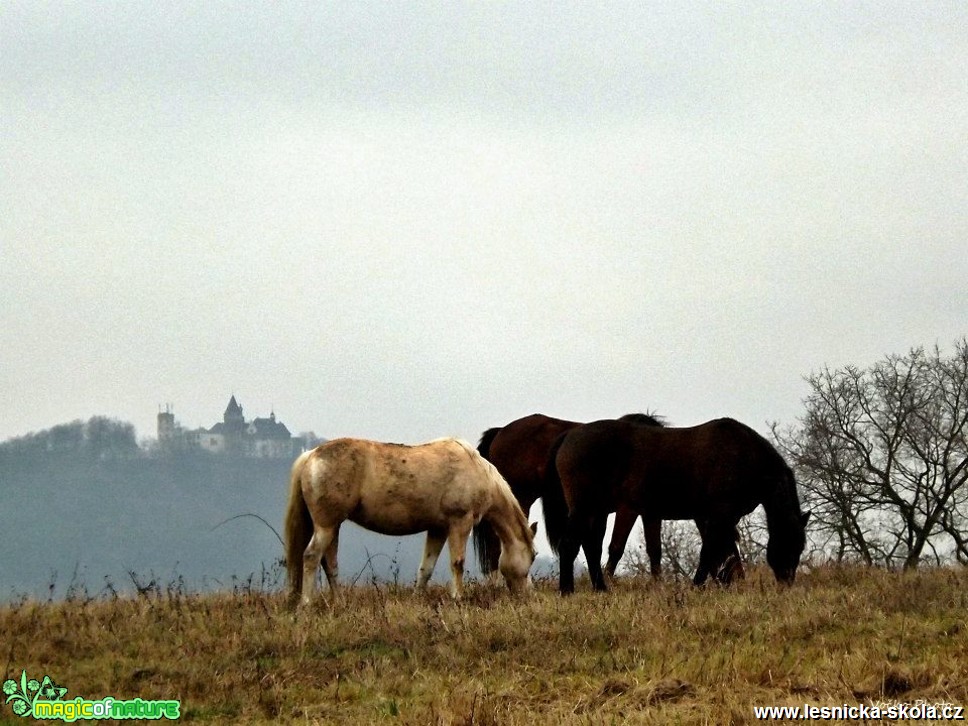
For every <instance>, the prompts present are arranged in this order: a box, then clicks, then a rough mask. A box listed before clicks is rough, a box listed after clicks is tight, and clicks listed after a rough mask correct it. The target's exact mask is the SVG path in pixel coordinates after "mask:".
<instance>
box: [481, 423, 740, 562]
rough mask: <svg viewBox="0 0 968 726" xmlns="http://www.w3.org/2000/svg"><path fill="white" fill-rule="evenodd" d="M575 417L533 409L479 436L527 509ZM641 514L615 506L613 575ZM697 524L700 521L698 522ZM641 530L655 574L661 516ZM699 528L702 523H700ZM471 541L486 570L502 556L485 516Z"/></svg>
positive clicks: (553, 541)
mask: <svg viewBox="0 0 968 726" xmlns="http://www.w3.org/2000/svg"><path fill="white" fill-rule="evenodd" d="M620 420H622V421H629V422H632V423H635V424H638V425H643V426H662V425H663V423H662V420H661V419H660V418H657V417H655V416H651V415H649V414H641V413H631V414H627V415H625V416H623V417H622V418H621V419H620ZM581 425H582V424H580V423H578V422H577V421H567V420H564V419H560V418H552V417H550V416H544V415H542V414H540V413H535V414H532V415H530V416H525V417H524V418H519V419H517V420H515V421H512V422H511V423H509V424H507V425H506V426H503V427H497V428H492V429H488V430H487V431H485V432H484V434H483V435H482V436H481V441H480V444H478V447H477V450H478V451H479V452H480V454H481V455H482V456H483V457H484V458H485V459H487V460H488V461H490V462H491V463H492V464H494V466H495V467H497V470H498V471H499V472H501V475H502V476H503V477H504V478H505V479H506V480H507V482H508V484H509V485H510V486H511V491H512V492H514V496H515V497H516V498H517V500H518V504H520V505H521V509H522V510H524V511H525V512H528V511H529V510H530V509H531V506H532V505H533V504H534V503H535V502H536V501H537V500H538V499H540V498H541V495H542V491H543V490H544V487H545V486H546V474H545V472H546V469H547V466H548V456H549V453H550V452H551V447H552V445H553V444H554V442H555V440H556V439H557V438H558V437H559V436H561V435H562V434H563V433H565V432H566V431H570V430H571V429H573V428H575V427H577V426H581ZM638 516H639V515H638V514H637V513H636V512H635V511H634V510H632V509H629V508H628V507H624V506H619V507H618V509H617V511H616V512H615V524H614V526H613V528H612V539H611V542H610V544H609V546H608V563H607V564H606V566H605V569H606V571H607V572H608V574H609V575H610V576H611V575H614V574H615V569H616V567H617V566H618V563H619V561H620V560H621V559H622V555H624V554H625V546H626V544H627V542H628V538H629V534H630V533H631V531H632V527H633V525H634V524H635V520H636V518H637V517H638ZM697 524H698V523H697ZM642 526H643V529H644V533H645V547H646V552H647V553H648V556H649V564H650V570H651V572H652V575H653V577H658V576H659V575H660V573H661V559H662V541H661V538H660V535H661V527H662V520H661V519H657V518H648V517H643V518H642ZM699 529H700V533H701V532H702V529H703V528H702V526H701V525H699ZM549 542H550V544H551V548H552V550H553V551H554V552H555V554H557V553H558V540H557V539H556V538H553V537H550V536H549ZM474 547H475V550H476V551H477V558H478V563H479V564H480V567H481V571H482V572H483V573H485V574H490V573H493V572H495V571H496V570H497V560H498V557H499V556H500V543H499V542H498V539H497V537H496V535H495V534H494V532H493V531H492V530H491V528H490V527H489V526H488V525H487V523H486V522H483V523H481V524H480V525H478V526H477V527H475V528H474ZM733 551H734V552H735V554H736V558H735V561H734V566H735V568H736V572H737V573H738V575H739V576H742V565H741V564H740V562H739V553H738V551H736V548H735V546H734V547H733Z"/></svg>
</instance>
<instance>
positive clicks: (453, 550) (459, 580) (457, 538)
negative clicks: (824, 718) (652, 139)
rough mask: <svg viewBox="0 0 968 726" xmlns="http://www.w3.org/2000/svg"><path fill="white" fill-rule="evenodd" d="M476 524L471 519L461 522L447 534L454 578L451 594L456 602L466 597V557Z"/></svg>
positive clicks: (456, 523)
mask: <svg viewBox="0 0 968 726" xmlns="http://www.w3.org/2000/svg"><path fill="white" fill-rule="evenodd" d="M473 526H474V522H473V520H472V519H471V518H467V519H465V520H460V521H458V522H455V523H453V524H452V525H451V527H450V531H449V532H448V533H447V549H448V550H449V551H450V574H451V576H452V578H453V579H452V580H451V587H450V594H451V595H453V597H454V599H455V600H460V599H461V597H462V596H463V595H464V555H465V553H466V552H467V538H468V537H470V535H471V529H472V528H473Z"/></svg>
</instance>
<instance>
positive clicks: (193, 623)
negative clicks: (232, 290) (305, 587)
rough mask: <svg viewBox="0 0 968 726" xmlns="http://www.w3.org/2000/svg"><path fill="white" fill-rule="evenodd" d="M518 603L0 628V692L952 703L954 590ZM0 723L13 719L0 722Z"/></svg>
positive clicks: (20, 623) (328, 699)
mask: <svg viewBox="0 0 968 726" xmlns="http://www.w3.org/2000/svg"><path fill="white" fill-rule="evenodd" d="M553 585H554V584H553V583H551V582H543V583H538V584H537V587H536V589H535V591H534V592H533V593H532V594H531V595H530V596H529V597H526V598H522V599H513V598H511V596H510V595H509V594H508V593H507V591H506V590H504V589H496V588H495V589H492V588H488V587H486V586H485V585H482V584H476V585H472V586H471V587H470V589H469V593H468V596H467V597H466V599H465V600H464V601H463V602H461V603H454V602H452V601H450V599H449V598H448V597H447V595H446V592H445V590H444V589H443V588H442V587H441V588H437V589H432V590H431V591H429V592H428V593H426V594H415V593H413V592H412V591H410V590H409V589H406V588H402V587H401V588H398V587H395V586H388V587H383V586H377V585H366V586H362V587H357V588H352V589H348V590H344V594H343V598H342V600H341V601H340V602H338V603H337V604H336V605H332V606H331V605H327V604H326V603H325V602H324V601H320V602H319V603H318V604H317V606H316V607H314V608H313V609H311V611H308V612H299V613H296V614H293V613H290V612H288V611H287V610H286V609H285V602H284V596H283V595H282V594H280V593H262V592H257V591H249V592H239V593H237V594H234V595H204V596H203V595H192V594H186V593H183V592H180V591H178V590H170V591H168V592H164V591H159V590H152V591H148V592H145V593H144V594H143V595H142V596H140V597H132V598H128V599H124V598H120V599H116V600H103V599H99V600H88V601H74V602H65V603H54V604H38V603H34V602H29V601H28V602H21V603H17V604H14V605H10V606H5V607H3V608H2V609H0V643H3V647H4V651H5V652H4V653H3V657H4V661H5V673H4V676H3V677H4V679H6V678H16V679H19V677H20V672H21V669H26V670H27V672H28V675H29V677H35V678H41V677H42V675H45V674H46V675H49V676H50V677H51V678H52V679H53V680H54V681H55V682H56V683H57V684H59V685H62V686H66V687H67V688H68V689H69V692H68V694H67V696H66V697H67V698H68V699H70V698H75V697H77V696H83V697H85V698H89V699H96V698H101V697H104V696H107V695H111V696H114V697H115V698H127V699H131V698H135V697H141V698H144V699H180V700H181V703H182V719H183V720H190V721H204V722H212V723H228V722H236V721H245V722H269V721H275V720H284V721H297V722H299V723H340V724H364V723H373V722H381V723H382V722H387V723H401V724H428V723H429V724H433V723H440V724H528V725H529V726H530V725H531V724H535V723H566V724H572V723H575V724H581V723H596V724H597V723H655V724H660V723H661V724H668V723H716V724H728V723H753V722H754V718H753V708H752V707H753V706H754V705H783V704H791V705H802V704H804V703H810V704H816V705H820V706H834V705H841V704H844V703H847V704H850V705H854V704H856V703H860V702H871V701H877V700H882V701H892V702H893V701H902V702H914V701H917V700H918V699H925V700H927V701H929V702H932V703H934V702H941V701H946V702H949V703H954V704H958V705H965V704H968V627H966V625H968V624H966V617H968V610H966V606H968V571H966V570H963V569H945V570H931V571H924V572H918V573H903V574H897V573H887V572H883V571H873V570H865V569H835V568H827V567H823V568H818V569H815V570H813V571H812V572H808V573H805V574H803V575H801V577H800V578H799V579H798V581H797V584H796V585H795V586H794V587H792V588H790V589H781V588H778V587H777V586H776V585H775V584H774V583H773V582H772V576H771V575H770V574H769V572H768V571H763V570H759V569H754V570H753V571H752V572H751V573H750V577H749V578H748V579H747V580H746V581H745V582H742V583H739V585H738V586H734V587H732V588H730V589H721V588H718V587H712V588H708V589H703V590H698V589H694V588H693V587H692V586H690V585H688V584H685V583H663V584H659V585H657V584H653V583H651V582H649V581H647V580H640V579H625V580H622V581H620V582H619V583H618V584H617V585H616V587H615V588H614V589H613V591H611V592H609V593H607V594H605V595H602V594H596V593H593V592H590V591H589V590H588V589H587V582H584V583H582V582H580V583H579V592H578V593H577V594H576V595H575V596H573V597H571V598H568V599H562V598H560V597H559V596H558V595H557V593H556V592H555V590H554V586H553ZM0 717H3V718H5V719H11V718H13V716H12V714H11V711H10V708H9V706H0Z"/></svg>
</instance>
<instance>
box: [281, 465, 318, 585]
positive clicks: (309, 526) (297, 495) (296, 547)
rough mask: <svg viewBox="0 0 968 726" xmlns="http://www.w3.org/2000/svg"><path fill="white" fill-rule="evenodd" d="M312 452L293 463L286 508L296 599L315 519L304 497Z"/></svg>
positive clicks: (289, 568) (290, 571)
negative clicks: (304, 475) (304, 478)
mask: <svg viewBox="0 0 968 726" xmlns="http://www.w3.org/2000/svg"><path fill="white" fill-rule="evenodd" d="M310 453H312V452H309V451H307V452H304V453H302V454H300V455H299V458H297V459H296V461H295V462H294V463H293V465H292V473H291V474H290V477H289V506H288V507H287V508H286V522H285V537H286V571H287V572H288V575H289V592H290V598H291V599H292V600H295V599H296V598H298V597H299V594H300V593H301V592H302V586H303V581H302V579H303V558H302V555H303V552H304V551H305V550H306V546H307V545H308V544H309V540H310V538H311V537H312V532H313V520H312V517H310V516H309V508H308V507H307V506H306V500H305V499H304V498H303V493H302V481H301V474H302V471H303V468H304V466H305V464H306V460H307V459H308V458H309V455H310Z"/></svg>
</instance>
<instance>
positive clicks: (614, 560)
mask: <svg viewBox="0 0 968 726" xmlns="http://www.w3.org/2000/svg"><path fill="white" fill-rule="evenodd" d="M638 516H639V515H638V514H637V513H636V512H634V511H632V510H631V509H629V508H628V507H624V506H623V507H619V508H618V510H617V511H616V512H615V524H614V525H613V527H612V539H611V542H609V545H608V563H607V564H606V565H605V571H606V572H607V573H608V576H609V577H612V576H614V575H615V570H616V569H617V568H618V563H619V561H621V559H622V555H624V554H625V545H626V544H628V541H629V535H630V534H631V533H632V527H633V526H634V525H635V518H636V517H638ZM650 553H651V550H650Z"/></svg>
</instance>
